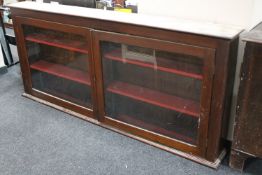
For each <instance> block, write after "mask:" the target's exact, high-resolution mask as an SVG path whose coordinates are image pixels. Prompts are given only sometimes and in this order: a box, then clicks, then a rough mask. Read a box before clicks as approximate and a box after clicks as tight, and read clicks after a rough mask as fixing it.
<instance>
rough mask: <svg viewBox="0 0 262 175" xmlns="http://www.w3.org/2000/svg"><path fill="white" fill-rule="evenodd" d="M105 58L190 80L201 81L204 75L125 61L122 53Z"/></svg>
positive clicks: (107, 55) (117, 52) (108, 55)
mask: <svg viewBox="0 0 262 175" xmlns="http://www.w3.org/2000/svg"><path fill="white" fill-rule="evenodd" d="M105 58H107V59H110V60H113V61H119V62H122V63H128V64H133V65H136V66H141V67H146V68H151V69H156V70H160V71H163V72H168V73H174V74H177V75H181V76H185V77H189V78H195V79H199V80H202V79H203V76H202V75H200V74H196V73H191V72H186V71H183V70H178V69H175V68H167V67H162V66H157V67H155V66H154V65H153V64H150V63H146V62H142V61H138V60H130V59H125V60H124V59H123V58H122V57H121V53H120V51H113V52H111V53H107V54H105ZM158 59H161V58H158Z"/></svg>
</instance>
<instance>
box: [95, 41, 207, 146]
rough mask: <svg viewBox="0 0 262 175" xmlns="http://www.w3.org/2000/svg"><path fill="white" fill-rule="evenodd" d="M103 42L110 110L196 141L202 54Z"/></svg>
mask: <svg viewBox="0 0 262 175" xmlns="http://www.w3.org/2000/svg"><path fill="white" fill-rule="evenodd" d="M100 44H101V48H102V54H101V55H102V63H103V80H104V84H105V88H104V94H105V108H106V115H107V116H108V117H110V118H114V119H117V120H119V121H122V122H125V123H128V124H131V125H134V126H136V127H140V128H143V129H146V130H148V131H152V132H155V133H157V134H161V135H164V136H167V137H170V138H173V139H177V140H181V141H183V142H187V143H190V144H196V143H197V136H198V124H199V123H198V122H199V117H200V116H199V115H200V96H201V86H202V79H203V75H202V69H203V62H202V59H201V58H197V57H193V56H190V55H182V54H177V53H173V52H166V51H161V50H155V49H151V48H143V47H138V46H132V45H125V44H120V43H113V42H105V41H102V42H101V43H100Z"/></svg>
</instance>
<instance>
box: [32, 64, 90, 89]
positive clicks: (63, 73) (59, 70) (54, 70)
mask: <svg viewBox="0 0 262 175" xmlns="http://www.w3.org/2000/svg"><path fill="white" fill-rule="evenodd" d="M30 68H31V69H34V70H38V71H42V72H45V73H49V74H52V75H55V76H57V77H61V78H65V79H68V80H71V81H75V82H78V83H82V84H85V85H88V86H90V85H91V81H90V75H89V74H88V72H83V71H80V70H76V69H72V68H69V67H66V66H63V65H60V64H55V63H50V62H47V61H44V60H40V61H37V62H35V63H33V64H31V65H30Z"/></svg>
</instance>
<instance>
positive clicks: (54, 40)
mask: <svg viewBox="0 0 262 175" xmlns="http://www.w3.org/2000/svg"><path fill="white" fill-rule="evenodd" d="M25 39H26V40H27V41H32V42H36V43H39V44H46V45H49V46H54V47H59V48H63V49H67V50H71V51H77V52H80V53H84V54H87V53H88V51H87V48H88V45H87V43H84V42H81V41H77V40H70V39H65V38H59V37H57V36H52V35H46V34H41V33H37V34H30V35H28V36H26V38H25Z"/></svg>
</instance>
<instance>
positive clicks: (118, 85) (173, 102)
mask: <svg viewBox="0 0 262 175" xmlns="http://www.w3.org/2000/svg"><path fill="white" fill-rule="evenodd" d="M107 90H108V91H109V92H112V93H115V94H118V95H123V96H126V97H129V98H132V99H135V100H140V101H142V102H145V103H149V104H152V105H156V106H160V107H163V108H166V109H170V110H175V111H177V112H181V113H184V114H187V115H190V116H193V117H197V118H198V117H199V115H200V104H199V103H197V102H195V101H192V100H187V99H183V98H180V97H176V96H173V95H169V94H166V93H162V92H159V91H155V90H152V89H149V88H144V87H140V86H137V85H132V84H129V83H124V82H120V81H114V82H112V83H111V84H110V85H109V86H108V87H107Z"/></svg>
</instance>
